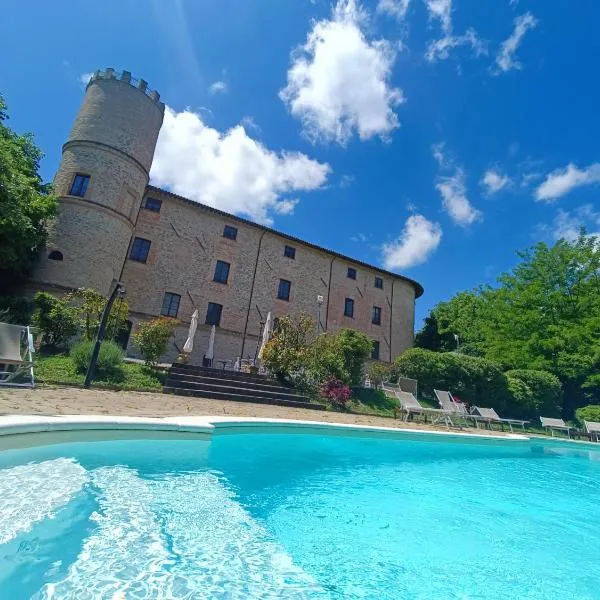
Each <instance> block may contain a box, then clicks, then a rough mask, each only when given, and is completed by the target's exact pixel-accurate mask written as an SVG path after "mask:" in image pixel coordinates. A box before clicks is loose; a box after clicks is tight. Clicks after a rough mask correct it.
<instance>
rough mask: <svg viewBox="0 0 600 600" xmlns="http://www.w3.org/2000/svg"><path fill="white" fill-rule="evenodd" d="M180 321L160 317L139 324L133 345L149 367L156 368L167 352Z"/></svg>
mask: <svg viewBox="0 0 600 600" xmlns="http://www.w3.org/2000/svg"><path fill="white" fill-rule="evenodd" d="M178 323H179V321H177V320H176V319H171V318H170V317H158V318H156V319H152V320H151V321H141V322H140V323H138V325H137V327H136V330H135V332H134V334H133V344H134V346H135V347H136V348H137V349H138V350H139V351H140V354H141V355H142V358H143V359H144V362H145V363H146V365H148V366H156V364H157V363H158V362H159V361H160V359H161V358H162V357H163V356H164V355H165V353H166V352H167V348H168V345H169V340H170V339H171V336H172V335H173V331H174V330H175V327H177V324H178Z"/></svg>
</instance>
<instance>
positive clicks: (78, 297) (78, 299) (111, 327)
mask: <svg viewBox="0 0 600 600" xmlns="http://www.w3.org/2000/svg"><path fill="white" fill-rule="evenodd" d="M67 299H68V300H69V301H70V302H71V303H72V304H73V305H74V306H75V307H76V308H77V312H78V315H79V320H80V323H81V327H82V328H83V337H84V339H85V340H88V341H92V340H95V339H96V336H97V335H98V329H99V328H100V321H101V320H102V313H103V312H104V307H105V306H106V302H107V300H108V299H107V298H106V297H105V296H103V295H102V294H101V293H100V292H98V291H96V290H93V289H90V288H80V289H78V290H75V291H74V292H71V293H70V294H68V295H67ZM128 313H129V304H128V303H127V300H124V299H122V298H119V299H118V300H117V301H116V302H115V303H114V304H113V305H112V308H111V309H110V314H109V315H108V322H107V324H106V333H105V337H106V338H107V339H110V338H113V339H114V338H115V337H116V336H117V334H118V333H119V331H121V329H122V328H123V327H124V326H125V320H126V319H127V315H128Z"/></svg>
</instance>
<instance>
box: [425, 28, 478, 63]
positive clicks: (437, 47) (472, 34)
mask: <svg viewBox="0 0 600 600" xmlns="http://www.w3.org/2000/svg"><path fill="white" fill-rule="evenodd" d="M459 46H471V48H472V49H473V52H474V53H475V56H481V55H482V54H487V43H486V42H485V41H484V40H482V39H481V38H479V37H478V36H477V32H476V31H475V30H474V29H472V28H470V29H467V31H466V33H465V34H464V35H447V36H444V37H443V38H440V39H439V40H434V41H432V42H430V44H429V46H427V51H426V52H425V59H426V60H427V61H429V62H435V61H436V60H446V59H447V58H448V57H449V56H450V50H453V49H454V48H458V47H459Z"/></svg>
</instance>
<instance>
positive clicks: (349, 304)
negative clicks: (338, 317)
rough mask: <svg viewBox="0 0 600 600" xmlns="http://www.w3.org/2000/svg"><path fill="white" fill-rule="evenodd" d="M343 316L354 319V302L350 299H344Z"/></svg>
mask: <svg viewBox="0 0 600 600" xmlns="http://www.w3.org/2000/svg"><path fill="white" fill-rule="evenodd" d="M344 316H345V317H354V300H352V298H346V300H345V301H344Z"/></svg>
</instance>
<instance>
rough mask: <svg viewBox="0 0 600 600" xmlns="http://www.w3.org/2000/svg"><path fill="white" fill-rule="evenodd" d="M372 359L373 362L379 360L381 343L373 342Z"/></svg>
mask: <svg viewBox="0 0 600 600" xmlns="http://www.w3.org/2000/svg"><path fill="white" fill-rule="evenodd" d="M371 358H372V359H373V360H379V342H378V341H377V340H373V348H372V349H371Z"/></svg>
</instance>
